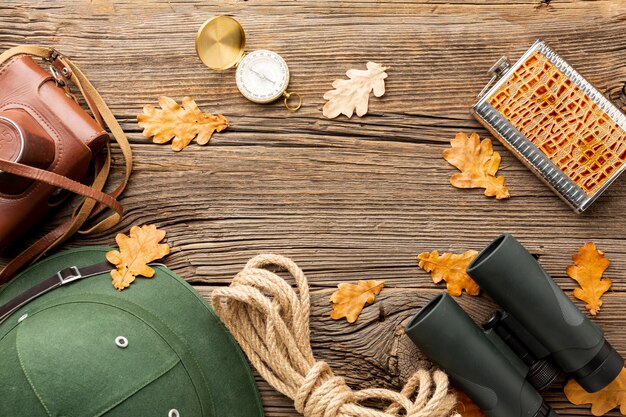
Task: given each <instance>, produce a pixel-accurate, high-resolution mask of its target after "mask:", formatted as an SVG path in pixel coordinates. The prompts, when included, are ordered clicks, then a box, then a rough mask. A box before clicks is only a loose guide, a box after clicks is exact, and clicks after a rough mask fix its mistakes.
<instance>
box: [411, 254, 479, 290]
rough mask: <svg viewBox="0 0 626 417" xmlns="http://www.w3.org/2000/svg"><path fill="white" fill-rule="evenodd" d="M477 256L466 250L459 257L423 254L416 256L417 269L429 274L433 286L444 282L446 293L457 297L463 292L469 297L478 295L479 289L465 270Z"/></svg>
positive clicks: (455, 255) (454, 255)
mask: <svg viewBox="0 0 626 417" xmlns="http://www.w3.org/2000/svg"><path fill="white" fill-rule="evenodd" d="M476 255H478V252H476V251H475V250H468V251H467V252H464V253H462V254H460V255H457V254H454V253H444V254H443V255H439V252H438V251H436V250H435V251H432V252H423V253H420V254H419V255H417V260H418V261H419V267H420V268H422V269H423V270H424V271H426V272H430V273H431V276H432V278H433V282H434V283H435V284H438V283H440V282H441V281H446V284H447V289H448V292H449V293H450V294H451V295H454V296H459V295H461V293H462V292H463V290H465V292H467V293H468V294H469V295H478V293H479V292H480V287H479V286H478V284H476V282H474V280H473V279H472V278H470V276H469V275H467V272H465V270H466V269H467V266H468V265H469V263H470V262H472V259H474V258H475V257H476Z"/></svg>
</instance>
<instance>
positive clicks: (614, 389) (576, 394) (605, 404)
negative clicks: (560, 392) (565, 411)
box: [564, 368, 626, 416]
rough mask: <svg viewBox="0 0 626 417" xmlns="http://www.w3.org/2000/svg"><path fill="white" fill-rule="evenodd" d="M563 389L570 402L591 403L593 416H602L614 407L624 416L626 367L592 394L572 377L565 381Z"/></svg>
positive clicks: (625, 405) (625, 409) (625, 407)
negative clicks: (611, 380) (607, 383)
mask: <svg viewBox="0 0 626 417" xmlns="http://www.w3.org/2000/svg"><path fill="white" fill-rule="evenodd" d="M564 391H565V396H566V397H567V399H568V400H569V401H570V402H571V403H572V404H576V405H581V404H591V414H593V415H594V416H603V415H605V414H606V413H608V412H609V411H611V410H612V409H614V408H615V407H619V411H620V413H621V414H622V415H623V416H626V368H625V369H622V372H620V374H619V375H618V376H617V378H615V380H614V381H613V382H611V383H610V384H609V385H608V386H606V387H605V388H604V389H602V390H600V391H598V392H594V393H593V394H590V393H588V392H587V391H585V390H584V389H583V387H581V386H580V385H578V383H577V382H576V381H575V380H574V379H570V380H569V381H568V382H567V384H566V385H565V390H564Z"/></svg>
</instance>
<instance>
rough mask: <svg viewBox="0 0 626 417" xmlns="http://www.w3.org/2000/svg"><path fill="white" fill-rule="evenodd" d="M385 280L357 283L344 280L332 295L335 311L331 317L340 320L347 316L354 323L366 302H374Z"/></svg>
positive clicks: (331, 299) (349, 321)
mask: <svg viewBox="0 0 626 417" xmlns="http://www.w3.org/2000/svg"><path fill="white" fill-rule="evenodd" d="M384 285H385V281H377V280H369V281H359V282H358V283H357V284H350V283H347V282H342V283H341V284H339V285H338V286H337V288H339V289H338V290H337V291H335V292H334V293H333V294H332V295H331V296H330V301H332V303H333V311H332V312H331V313H330V318H331V319H333V320H339V319H341V318H342V317H345V318H346V320H347V321H348V323H354V322H355V321H356V319H357V318H358V317H359V314H361V310H363V307H365V305H366V304H372V303H373V302H374V299H375V298H376V296H377V295H378V294H380V291H381V290H382V289H383V287H384Z"/></svg>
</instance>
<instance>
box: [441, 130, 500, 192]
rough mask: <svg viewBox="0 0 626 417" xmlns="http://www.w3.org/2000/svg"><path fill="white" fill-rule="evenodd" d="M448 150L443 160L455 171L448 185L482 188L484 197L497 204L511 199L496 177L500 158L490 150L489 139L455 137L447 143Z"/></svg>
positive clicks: (462, 134) (445, 151)
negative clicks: (456, 169) (449, 146)
mask: <svg viewBox="0 0 626 417" xmlns="http://www.w3.org/2000/svg"><path fill="white" fill-rule="evenodd" d="M450 145H452V147H451V148H448V149H446V150H444V151H443V158H444V159H445V160H446V161H448V162H449V163H450V165H452V166H454V167H456V168H458V169H459V171H461V172H459V173H457V174H454V175H452V176H451V177H450V184H452V185H453V186H454V187H457V188H484V189H485V195H486V196H488V197H493V196H495V197H496V199H497V200H501V199H503V198H509V197H511V194H510V193H509V189H508V188H506V187H505V186H504V177H503V176H499V177H496V176H495V175H496V172H498V168H499V167H500V154H499V153H498V152H495V151H494V150H493V144H492V143H491V140H490V139H483V140H482V141H481V140H480V137H479V136H478V134H476V133H472V135H471V136H470V137H468V136H467V135H466V134H465V133H462V132H461V133H457V135H456V136H455V138H454V139H452V140H451V141H450Z"/></svg>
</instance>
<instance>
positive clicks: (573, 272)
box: [567, 242, 612, 316]
mask: <svg viewBox="0 0 626 417" xmlns="http://www.w3.org/2000/svg"><path fill="white" fill-rule="evenodd" d="M572 260H573V261H574V265H570V266H568V267H567V275H569V277H570V278H572V279H573V280H575V281H576V282H578V284H579V285H580V288H576V289H574V297H576V298H578V299H579V300H582V301H584V302H585V303H587V305H585V308H587V310H589V313H591V315H592V316H595V315H596V314H598V311H600V307H601V306H602V300H601V299H600V297H602V295H603V294H604V293H605V292H607V290H608V289H609V288H610V287H611V284H612V282H611V280H610V279H609V278H605V279H602V274H604V271H606V269H607V268H608V267H609V263H610V262H609V260H608V259H606V258H605V257H604V252H603V251H601V250H598V249H597V248H596V245H595V244H594V243H592V242H588V243H586V244H585V246H583V247H582V248H580V249H579V250H578V253H577V254H576V255H574V256H572Z"/></svg>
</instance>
